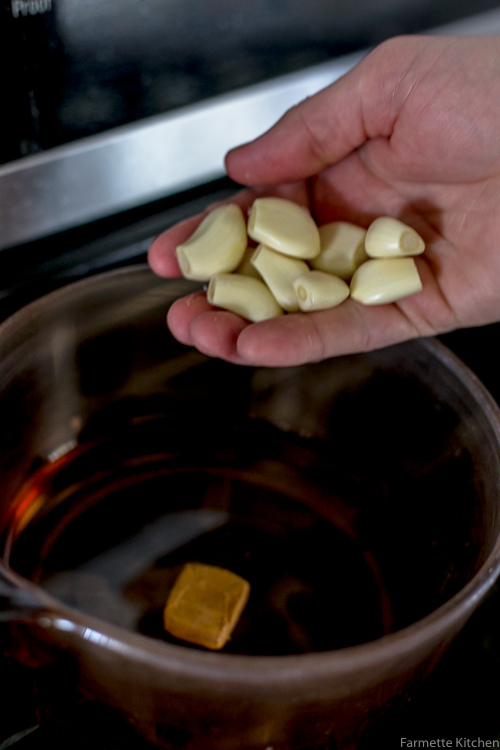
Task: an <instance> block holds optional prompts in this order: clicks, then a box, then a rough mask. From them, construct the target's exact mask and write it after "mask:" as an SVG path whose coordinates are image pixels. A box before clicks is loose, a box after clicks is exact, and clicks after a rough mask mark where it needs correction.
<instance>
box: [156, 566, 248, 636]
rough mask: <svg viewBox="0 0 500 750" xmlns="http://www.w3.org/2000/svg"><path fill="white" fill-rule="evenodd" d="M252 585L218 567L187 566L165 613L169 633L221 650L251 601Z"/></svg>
mask: <svg viewBox="0 0 500 750" xmlns="http://www.w3.org/2000/svg"><path fill="white" fill-rule="evenodd" d="M249 594H250V584H249V583H248V581H245V579H244V578H240V576H238V575H236V573H232V572H231V571H230V570H225V569H224V568H218V567H216V566H215V565H203V564H202V563H187V564H186V565H184V567H183V569H182V570H181V572H180V575H179V577H178V578H177V580H176V582H175V584H174V586H173V588H172V591H171V592H170V596H169V597H168V600H167V603H166V605H165V609H164V611H163V624H164V627H165V630H167V631H168V632H169V633H171V634H172V635H173V636H175V637H176V638H180V639H181V640H183V641H189V642H190V643H196V644H198V645H199V646H205V647H206V648H211V649H221V648H222V647H223V646H225V644H226V643H227V641H228V640H229V638H230V636H231V633H232V632H233V629H234V627H235V625H236V623H237V622H238V620H239V618H240V615H241V613H242V612H243V609H244V607H245V604H246V603H247V601H248V596H249Z"/></svg>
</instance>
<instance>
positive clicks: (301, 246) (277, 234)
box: [248, 198, 320, 258]
mask: <svg viewBox="0 0 500 750" xmlns="http://www.w3.org/2000/svg"><path fill="white" fill-rule="evenodd" d="M248 234H249V236H250V237H251V238H252V239H253V240H256V241H257V242H262V243H263V244H264V245H267V247H270V248H272V249H273V250H276V251H277V252H279V253H283V254H284V255H290V256H291V257H293V258H315V257H316V255H318V254H319V250H320V242H319V231H318V227H317V226H316V223H315V221H314V219H313V218H312V216H311V214H310V213H309V211H308V210H307V209H306V208H303V207H302V206H299V205H297V203H293V202H292V201H287V200H285V199H284V198H257V200H256V201H255V202H254V204H253V206H252V208H251V209H250V213H249V219H248Z"/></svg>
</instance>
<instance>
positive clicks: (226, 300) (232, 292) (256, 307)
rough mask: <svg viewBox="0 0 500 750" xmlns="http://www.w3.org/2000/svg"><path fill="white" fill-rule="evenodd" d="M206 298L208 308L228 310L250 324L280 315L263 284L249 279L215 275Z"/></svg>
mask: <svg viewBox="0 0 500 750" xmlns="http://www.w3.org/2000/svg"><path fill="white" fill-rule="evenodd" d="M207 299H208V301H209V302H210V304H211V305H215V306H216V307H221V308H222V309H224V310H230V311H231V312H234V313H236V314H237V315H241V317H242V318H246V319H247V320H251V321H252V322H253V323H258V322H259V321H261V320H267V319H268V318H276V317H277V316H278V315H283V310H282V309H281V307H280V306H279V305H278V303H277V302H276V300H275V299H274V297H273V295H272V294H271V292H270V291H269V289H268V288H267V286H266V285H265V284H264V282H263V281H259V279H254V278H252V277H251V276H243V275H241V274H234V273H218V274H215V275H214V276H212V278H211V279H210V283H209V285H208V290H207Z"/></svg>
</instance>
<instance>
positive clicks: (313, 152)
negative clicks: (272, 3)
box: [149, 36, 500, 366]
mask: <svg viewBox="0 0 500 750" xmlns="http://www.w3.org/2000/svg"><path fill="white" fill-rule="evenodd" d="M499 122H500V37H494V36H486V37H425V36H414V37H411V36H408V37H396V38H394V39H391V40H388V41H387V42H384V43H383V44H381V45H380V46H379V47H377V48H375V49H374V50H373V51H372V52H371V53H370V54H369V55H367V57H365V58H364V59H363V60H362V61H361V62H360V63H358V65H356V66H355V67H354V68H353V69H352V70H351V71H349V72H348V73H347V74H346V75H345V76H343V77H342V78H341V79H339V80H338V81H336V82H335V83H334V84H332V85H331V86H329V87H328V88H326V89H324V90H323V91H321V92H319V93H318V94H316V95H315V96H313V97H311V98H309V99H307V100H305V101H304V102H302V103H301V104H299V105H298V106H297V107H294V108H293V109H291V110H289V112H287V113H286V114H285V115H284V117H283V118H282V119H281V120H280V121H279V122H278V123H277V124H276V125H275V126H274V127H273V128H271V130H270V131H268V132H267V133H265V134H264V135H263V136H261V137H260V138H258V139H257V140H255V141H253V142H252V143H249V144H246V145H244V146H241V147H239V148H237V149H235V150H233V151H232V152H230V153H229V154H228V156H227V160H226V166H227V171H228V174H229V175H230V177H232V178H233V179H234V180H236V181H237V182H240V183H241V184H247V185H257V186H258V187H257V188H253V189H251V190H243V191H242V192H241V193H239V194H238V195H237V196H236V197H235V199H234V201H235V202H238V203H239V204H240V205H241V206H242V207H243V208H247V207H249V206H250V205H251V203H252V202H253V200H254V198H255V197H256V195H281V196H283V197H286V198H290V199H292V200H295V201H296V202H298V203H301V204H303V205H308V206H309V208H310V210H311V212H312V214H313V216H314V218H315V219H316V221H317V223H318V224H325V223H327V222H329V221H333V220H336V219H343V220H346V221H352V222H354V223H357V224H360V225H363V226H368V225H369V224H370V223H371V221H372V220H373V219H374V218H376V217H377V216H381V215H391V216H395V217H397V218H399V219H401V220H402V221H404V222H405V223H407V224H410V225H411V226H412V227H414V229H416V230H417V232H419V234H420V235H421V236H422V237H423V238H424V240H425V242H426V252H425V254H424V255H423V256H419V257H418V258H416V263H417V266H418V270H419V273H420V276H421V279H422V282H423V290H422V291H421V292H419V293H418V294H415V295H412V296H411V297H407V298H405V299H402V300H399V301H398V302H395V303H393V304H390V305H380V306H363V305H361V304H359V303H358V302H356V301H355V300H353V299H351V298H349V299H347V300H346V301H345V302H343V303H342V304H341V305H340V306H339V307H336V308H333V309H331V310H322V311H317V312H312V313H306V314H304V313H293V314H289V315H284V316H280V317H278V318H273V319H271V320H266V321H263V322H261V323H248V321H244V320H242V319H241V318H239V317H238V316H236V315H234V314H233V313H230V312H226V311H221V310H216V309H214V308H213V307H211V306H210V305H209V304H208V302H207V300H206V296H205V294H204V293H203V292H199V293H196V294H194V295H191V296H189V297H185V298H183V299H181V300H178V301H177V302H176V303H174V305H173V306H172V307H171V309H170V312H169V316H168V325H169V327H170V329H171V331H172V333H173V334H174V336H176V338H178V339H179V340H180V341H182V342H183V343H185V344H188V345H193V346H195V347H197V348H198V349H200V350H201V351H203V352H205V353H207V354H209V355H212V356H216V357H220V358H222V359H226V360H228V361H231V362H235V363H239V364H248V365H267V366H283V365H295V364H300V363H303V362H309V361H315V360H320V359H324V358H326V357H331V356H336V355H341V354H347V353H352V352H358V351H367V350H370V349H376V348H380V347H382V346H387V345H390V344H393V343H397V342H399V341H403V340H405V339H410V338H415V337H419V336H430V335H434V334H437V333H443V332H445V331H449V330H452V329H455V328H460V327H469V326H477V325H482V324H486V323H490V322H493V321H495V320H500V294H499V292H498V287H499V284H500V211H499V210H498V209H499V206H500V129H499ZM201 219H202V216H198V217H193V218H191V219H189V220H187V221H185V222H183V223H181V224H179V225H177V226H176V227H173V228H172V229H170V230H169V231H168V232H165V233H164V234H163V235H161V236H160V237H159V238H157V240H155V242H154V243H153V245H152V246H151V249H150V254H149V262H150V265H151V268H152V269H153V271H155V272H156V273H158V274H159V275H161V276H179V275H180V271H179V267H178V264H177V261H176V259H175V247H176V246H177V245H178V244H180V243H181V242H183V241H184V240H185V239H187V237H188V236H190V235H191V234H192V232H193V231H194V230H195V228H196V227H197V226H198V224H199V223H200V221H201Z"/></svg>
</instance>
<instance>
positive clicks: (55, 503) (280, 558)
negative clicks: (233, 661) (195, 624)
mask: <svg viewBox="0 0 500 750" xmlns="http://www.w3.org/2000/svg"><path fill="white" fill-rule="evenodd" d="M168 430H169V425H168V423H167V421H166V420H165V419H162V418H156V419H149V420H144V421H143V422H141V423H139V424H136V425H134V426H128V427H127V428H126V429H124V430H123V431H122V432H121V434H120V435H119V436H118V435H115V436H114V438H113V439H109V438H108V439H106V440H104V439H103V440H98V441H95V442H91V443H88V444H87V445H85V444H83V445H81V446H78V447H76V448H75V449H74V450H72V451H70V452H69V453H67V454H65V455H64V456H63V457H61V458H60V459H58V460H57V461H55V462H54V463H52V464H45V465H43V466H42V467H41V468H39V469H38V470H36V471H35V472H34V473H33V474H32V475H31V477H30V479H29V481H28V483H27V484H26V485H25V487H24V488H23V490H22V492H21V493H20V495H19V497H18V501H17V507H18V510H17V515H16V520H15V522H13V523H12V524H11V532H10V542H9V543H8V546H9V545H10V547H11V550H10V554H9V563H10V565H11V567H12V568H13V569H14V570H17V571H18V572H19V573H21V574H22V575H24V576H26V577H28V578H30V579H31V580H34V581H35V582H37V583H39V584H40V585H41V586H43V587H44V588H45V589H46V590H47V591H49V592H50V593H51V594H53V595H54V596H55V597H56V598H58V599H60V600H62V601H63V602H65V603H66V604H68V605H70V606H72V607H75V608H77V609H79V610H81V611H83V612H86V613H88V614H91V615H94V616H98V617H100V618H102V619H105V620H107V621H110V622H113V623H115V624H117V625H120V626H122V627H125V628H128V629H132V630H136V631H139V632H141V633H144V634H146V635H148V636H152V637H154V638H160V639H163V640H166V641H171V642H173V643H181V642H180V641H177V640H176V639H175V638H173V637H172V636H170V635H169V634H168V633H166V632H165V631H164V629H163V625H162V611H163V607H164V605H165V602H166V600H167V597H168V594H169V591H170V590H171V587H172V585H173V583H174V581H175V579H176V577H177V575H178V574H179V572H180V570H181V568H182V565H183V564H184V563H186V562H203V563H207V564H211V565H218V566H220V567H223V568H227V569H229V570H232V571H234V572H235V573H237V574H238V575H240V576H242V577H243V578H245V579H246V580H248V581H249V583H250V585H251V594H250V599H249V602H248V604H247V606H246V608H245V610H244V612H243V614H242V616H241V618H240V620H239V622H238V624H237V626H236V628H235V630H234V632H233V635H232V638H231V639H230V641H229V643H228V644H227V645H226V646H225V647H224V651H226V652H230V653H238V654H261V655H262V654H266V655H267V654H276V655H278V654H295V653H304V652H311V651H325V650H330V649H337V648H342V647H345V646H349V645H353V644H356V643H362V642H366V641H369V640H372V639H374V638H378V637H380V636H381V635H383V634H384V632H388V631H389V630H390V625H391V622H390V619H391V613H390V603H389V600H388V597H387V595H386V594H385V592H384V590H383V587H382V584H381V580H380V575H379V573H378V570H377V566H376V564H375V562H374V560H373V558H372V557H371V556H370V554H369V553H368V552H366V551H365V550H364V549H363V547H362V545H361V543H360V542H359V540H358V539H357V538H356V537H355V534H354V533H353V531H352V529H351V518H350V517H352V514H353V512H354V511H353V507H352V506H351V505H350V504H349V502H346V499H345V498H342V497H340V495H339V496H337V495H335V494H330V495H328V494H324V493H323V492H322V491H321V490H319V489H318V488H317V487H315V486H314V485H312V484H310V483H308V482H307V481H306V480H301V479H300V478H298V477H299V476H300V475H299V473H298V472H297V464H300V463H301V462H302V464H304V462H305V463H306V464H307V460H308V457H307V450H305V453H301V452H300V449H299V448H298V446H297V445H292V444H290V445H289V446H288V447H287V445H286V440H285V441H284V438H283V434H282V433H281V432H280V431H279V430H277V429H276V428H273V427H271V426H270V425H268V424H266V423H260V422H259V421H258V420H255V422H254V423H253V424H252V426H251V431H252V433H253V434H252V439H253V441H254V442H253V443H252V444H253V445H255V444H257V445H259V446H260V447H259V451H258V452H259V455H260V454H263V455H266V456H267V458H265V459H264V460H262V459H260V460H254V459H255V456H251V455H248V457H247V460H245V461H242V460H240V459H238V458H236V459H235V458H234V456H233V457H232V460H231V461H228V460H227V456H226V457H225V459H222V458H221V456H220V455H219V456H218V458H217V460H213V461H210V462H209V463H207V462H206V461H205V462H204V461H203V459H202V457H201V453H200V454H199V453H198V452H197V447H196V445H195V443H196V441H194V442H193V453H192V459H193V460H192V461H190V456H189V455H187V457H186V454H185V453H183V454H182V455H181V454H178V453H176V452H175V451H170V450H165V448H166V447H167V446H166V445H165V434H166V431H168ZM255 441H257V443H256V442H255ZM283 441H284V442H283ZM273 443H276V444H278V443H280V447H279V450H275V449H274V448H273V450H272V451H269V449H268V448H269V445H271V444H273ZM297 451H298V452H297ZM285 458H286V459H287V460H286V461H285ZM290 459H291V460H290ZM228 463H231V464H232V465H227V464H228ZM19 522H20V524H21V525H20V526H19ZM16 528H17V530H16ZM20 528H22V530H20ZM183 645H185V646H186V647H189V648H196V646H191V645H190V644H184V643H183Z"/></svg>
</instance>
